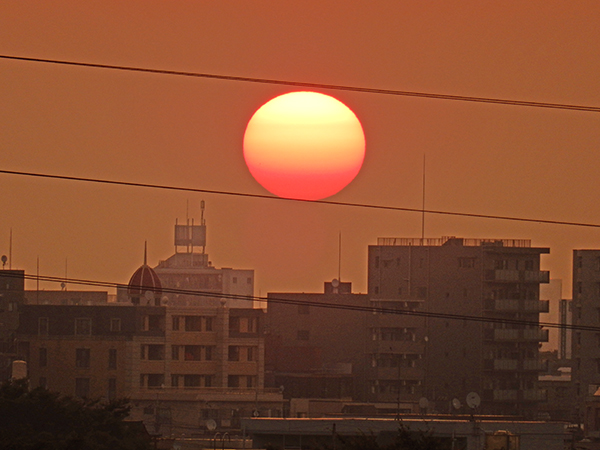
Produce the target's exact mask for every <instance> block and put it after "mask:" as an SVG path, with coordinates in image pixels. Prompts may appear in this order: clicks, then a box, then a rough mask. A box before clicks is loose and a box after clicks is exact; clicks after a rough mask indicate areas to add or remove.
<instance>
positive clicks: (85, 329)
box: [75, 317, 92, 336]
mask: <svg viewBox="0 0 600 450" xmlns="http://www.w3.org/2000/svg"><path fill="white" fill-rule="evenodd" d="M91 334H92V319H89V318H87V317H82V318H79V319H75V335H77V336H89V335H91Z"/></svg>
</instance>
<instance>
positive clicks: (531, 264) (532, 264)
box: [525, 259, 534, 270]
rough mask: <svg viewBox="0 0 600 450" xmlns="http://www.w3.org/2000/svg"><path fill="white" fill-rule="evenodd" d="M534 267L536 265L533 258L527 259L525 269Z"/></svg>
mask: <svg viewBox="0 0 600 450" xmlns="http://www.w3.org/2000/svg"><path fill="white" fill-rule="evenodd" d="M533 267H534V263H533V260H531V259H528V260H527V261H525V270H533Z"/></svg>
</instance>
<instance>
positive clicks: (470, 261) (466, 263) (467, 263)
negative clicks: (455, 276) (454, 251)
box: [458, 258, 475, 269]
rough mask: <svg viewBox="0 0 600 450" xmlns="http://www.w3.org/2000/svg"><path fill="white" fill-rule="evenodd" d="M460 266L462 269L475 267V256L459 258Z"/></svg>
mask: <svg viewBox="0 0 600 450" xmlns="http://www.w3.org/2000/svg"><path fill="white" fill-rule="evenodd" d="M458 267H460V268H462V269H472V268H473V267H475V258H458Z"/></svg>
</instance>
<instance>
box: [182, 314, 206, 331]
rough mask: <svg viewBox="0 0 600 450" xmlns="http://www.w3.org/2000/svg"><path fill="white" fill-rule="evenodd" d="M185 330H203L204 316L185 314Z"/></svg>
mask: <svg viewBox="0 0 600 450" xmlns="http://www.w3.org/2000/svg"><path fill="white" fill-rule="evenodd" d="M185 331H202V317H201V316H185Z"/></svg>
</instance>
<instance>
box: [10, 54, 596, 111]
mask: <svg viewBox="0 0 600 450" xmlns="http://www.w3.org/2000/svg"><path fill="white" fill-rule="evenodd" d="M0 58H2V59H7V60H15V61H27V62H37V63H46V64H59V65H66V66H77V67H89V68H95V69H110V70H121V71H128V72H143V73H153V74H160V75H176V76H184V77H194V78H207V79H214V80H223V81H239V82H245V83H260V84H273V85H280V86H294V87H300V88H310V89H331V90H337V91H350V92H361V93H366V94H381V95H396V96H404V97H421V98H431V99H436V100H454V101H461V102H476V103H491V104H496V105H509V106H525V107H532V108H550V109H561V110H571V111H585V112H594V113H599V112H600V107H598V106H585V105H570V104H564V103H548V102H531V101H524V100H507V99H501V98H489V97H473V96H467V95H449V94H433V93H428V92H415V91H400V90H396V89H379V88H368V87H361V86H348V85H337V84H324V83H305V82H301V81H290V80H274V79H269V78H255V77H239V76H232V75H218V74H209V73H200V72H186V71H178V70H166V69H149V68H144V67H134V66H121V65H113V64H97V63H84V62H78V61H67V60H57V59H46V58H28V57H24V56H11V55H0Z"/></svg>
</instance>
